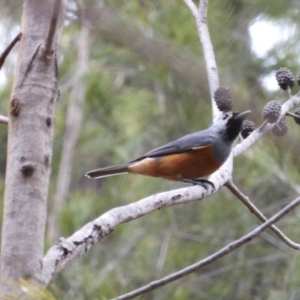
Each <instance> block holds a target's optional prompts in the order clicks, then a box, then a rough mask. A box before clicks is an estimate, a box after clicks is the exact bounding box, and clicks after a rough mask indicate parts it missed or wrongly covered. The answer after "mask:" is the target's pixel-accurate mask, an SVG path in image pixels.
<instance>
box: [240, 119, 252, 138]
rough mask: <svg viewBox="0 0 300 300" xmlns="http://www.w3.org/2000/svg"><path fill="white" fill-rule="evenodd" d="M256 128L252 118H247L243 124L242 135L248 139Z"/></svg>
mask: <svg viewBox="0 0 300 300" xmlns="http://www.w3.org/2000/svg"><path fill="white" fill-rule="evenodd" d="M254 130H255V124H254V122H252V121H250V120H245V121H244V122H243V124H242V130H241V135H242V137H243V138H244V139H246V138H247V137H248V136H249V135H250V134H251V132H252V131H254Z"/></svg>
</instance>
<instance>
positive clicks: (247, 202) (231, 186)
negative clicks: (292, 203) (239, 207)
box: [225, 180, 300, 250]
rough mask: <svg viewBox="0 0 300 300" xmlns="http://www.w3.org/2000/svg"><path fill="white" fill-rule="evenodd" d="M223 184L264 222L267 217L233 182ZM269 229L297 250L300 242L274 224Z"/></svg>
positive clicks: (299, 247)
mask: <svg viewBox="0 0 300 300" xmlns="http://www.w3.org/2000/svg"><path fill="white" fill-rule="evenodd" d="M225 186H226V187H227V188H228V189H229V190H230V191H231V192H232V193H233V194H234V195H235V196H236V197H237V198H238V199H239V200H241V201H242V203H243V204H245V205H246V206H247V207H248V208H249V210H250V212H252V213H253V214H254V215H255V216H256V217H257V218H258V219H259V220H260V221H262V222H266V221H267V220H268V219H267V218H266V217H265V216H264V215H263V214H262V213H261V212H260V211H259V209H258V208H257V207H256V206H255V205H254V204H253V203H252V202H251V201H250V200H249V198H248V197H247V196H245V195H244V194H243V193H242V192H241V191H240V190H239V189H238V188H237V187H236V186H235V184H234V183H233V182H232V181H231V180H229V181H228V182H227V183H226V184H225ZM270 229H271V230H272V231H273V232H274V233H275V234H276V235H277V236H278V237H279V238H280V239H281V240H282V241H283V242H285V243H286V244H287V245H288V246H290V247H292V248H293V249H296V250H299V249H300V244H298V243H295V242H293V241H292V240H290V239H289V238H288V237H287V236H286V235H285V234H284V233H283V232H282V231H281V230H280V229H278V228H277V227H276V226H275V225H271V226H270Z"/></svg>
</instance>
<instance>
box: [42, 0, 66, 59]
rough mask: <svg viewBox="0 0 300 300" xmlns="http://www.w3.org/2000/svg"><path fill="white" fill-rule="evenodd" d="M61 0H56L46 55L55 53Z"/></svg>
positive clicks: (46, 45) (49, 55)
mask: <svg viewBox="0 0 300 300" xmlns="http://www.w3.org/2000/svg"><path fill="white" fill-rule="evenodd" d="M61 1H62V0H54V6H53V12H52V17H51V21H50V26H49V31H48V34H47V38H46V43H45V55H46V57H51V56H52V54H53V41H54V36H55V33H56V26H57V21H58V16H59V12H60V8H61Z"/></svg>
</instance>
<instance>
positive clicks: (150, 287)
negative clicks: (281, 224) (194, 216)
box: [112, 197, 300, 300]
mask: <svg viewBox="0 0 300 300" xmlns="http://www.w3.org/2000/svg"><path fill="white" fill-rule="evenodd" d="M299 204H300V197H299V198H297V199H295V200H294V201H292V202H291V203H290V204H289V205H287V206H286V207H285V208H283V209H282V210H281V211H279V212H278V213H277V214H276V215H274V216H273V217H272V218H270V219H269V220H268V221H266V222H265V223H264V224H262V225H260V226H259V227H257V228H256V229H254V230H253V231H251V232H250V233H248V234H246V235H244V236H243V237H241V238H240V239H238V240H236V241H234V242H232V243H230V244H229V245H227V246H225V247H223V248H222V249H220V250H219V251H217V252H215V253H214V254H212V255H210V256H208V257H206V258H204V259H203V260H200V261H199V262H197V263H195V264H193V265H191V266H188V267H187V268H184V269H182V270H180V271H178V272H175V273H173V274H170V275H168V276H166V277H163V278H161V279H159V280H155V281H152V282H150V283H149V284H147V285H145V286H143V287H141V288H139V289H136V290H134V291H132V292H130V293H127V294H124V295H121V296H118V297H116V298H114V299H112V300H127V299H132V298H135V297H137V296H139V295H142V294H145V293H147V292H149V291H153V290H154V289H156V288H158V287H161V286H164V285H166V284H167V283H169V282H172V281H175V280H177V279H179V278H182V277H184V276H186V275H188V274H190V273H192V272H195V271H198V270H199V269H201V268H203V267H205V266H207V265H208V264H210V263H212V262H214V261H216V260H218V259H219V258H221V257H223V256H225V255H227V254H228V253H230V252H232V251H234V250H235V249H237V248H239V247H241V246H243V245H244V244H246V243H248V242H250V241H251V240H252V239H253V238H254V237H256V236H257V235H259V234H260V233H261V232H263V231H264V230H266V229H267V228H268V227H270V226H271V225H272V224H273V223H275V222H277V221H278V220H279V219H281V218H282V217H283V216H284V215H286V214H287V213H288V212H290V211H291V210H292V209H294V208H295V207H296V206H298V205H299Z"/></svg>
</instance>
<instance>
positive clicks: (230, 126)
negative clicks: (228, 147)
mask: <svg viewBox="0 0 300 300" xmlns="http://www.w3.org/2000/svg"><path fill="white" fill-rule="evenodd" d="M250 113H251V110H247V111H244V112H224V113H223V114H222V116H221V117H220V118H219V120H217V122H216V123H215V126H216V127H217V130H218V131H219V132H220V133H221V134H222V135H223V136H224V138H225V139H226V140H228V141H234V140H235V139H236V138H237V137H238V135H239V133H240V131H241V128H242V124H243V121H244V120H245V118H246V117H247V116H248V115H249V114H250Z"/></svg>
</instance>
